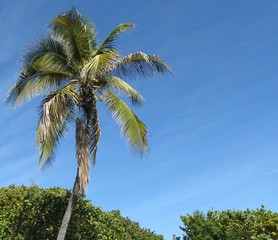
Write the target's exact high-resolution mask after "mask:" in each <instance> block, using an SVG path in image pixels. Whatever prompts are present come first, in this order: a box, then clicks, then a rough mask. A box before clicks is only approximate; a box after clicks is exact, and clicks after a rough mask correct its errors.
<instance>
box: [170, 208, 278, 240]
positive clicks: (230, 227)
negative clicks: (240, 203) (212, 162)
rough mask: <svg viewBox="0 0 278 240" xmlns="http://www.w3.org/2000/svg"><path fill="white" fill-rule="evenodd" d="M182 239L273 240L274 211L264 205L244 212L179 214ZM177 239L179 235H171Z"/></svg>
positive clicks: (277, 229) (277, 220) (277, 224)
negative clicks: (182, 233) (268, 209)
mask: <svg viewBox="0 0 278 240" xmlns="http://www.w3.org/2000/svg"><path fill="white" fill-rule="evenodd" d="M181 220H182V222H183V224H184V226H183V227H180V228H181V229H182V230H183V231H184V235H183V240H215V239H221V240H240V239H242V240H271V239H273V240H277V239H278V213H274V212H271V211H267V210H266V209H265V208H264V206H262V207H261V208H260V209H256V210H249V209H247V210H245V211H235V210H227V211H208V212H207V214H204V213H202V212H200V211H196V212H194V213H193V214H192V215H190V214H187V215H186V216H181ZM174 239H176V240H178V239H181V238H175V237H174Z"/></svg>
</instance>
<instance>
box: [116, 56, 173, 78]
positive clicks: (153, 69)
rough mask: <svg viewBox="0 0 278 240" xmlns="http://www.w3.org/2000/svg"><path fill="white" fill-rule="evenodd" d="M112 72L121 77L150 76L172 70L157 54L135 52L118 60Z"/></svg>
mask: <svg viewBox="0 0 278 240" xmlns="http://www.w3.org/2000/svg"><path fill="white" fill-rule="evenodd" d="M113 72H114V73H115V74H116V75H119V76H122V77H135V76H137V75H139V76H140V77H152V76H154V75H155V74H163V73H172V70H171V68H170V67H169V66H168V65H167V64H166V63H165V62H164V61H163V60H162V59H161V58H160V57H159V56H156V55H147V54H145V53H142V52H136V53H132V54H130V55H127V56H126V57H124V58H122V59H121V60H120V61H118V62H117V63H116V64H115V67H114V70H113Z"/></svg>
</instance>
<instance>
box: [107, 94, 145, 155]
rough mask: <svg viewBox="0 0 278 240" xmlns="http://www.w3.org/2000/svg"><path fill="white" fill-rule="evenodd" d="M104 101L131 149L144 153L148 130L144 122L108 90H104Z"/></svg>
mask: <svg viewBox="0 0 278 240" xmlns="http://www.w3.org/2000/svg"><path fill="white" fill-rule="evenodd" d="M104 102H105V105H106V106H107V108H108V109H109V110H110V112H111V113H112V116H113V118H114V119H115V121H116V122H117V123H118V124H119V125H120V126H121V132H122V134H123V136H125V137H126V138H127V141H128V143H129V147H130V149H131V151H134V152H139V153H140V154H141V155H143V154H144V153H146V151H147V149H148V135H149V132H148V130H147V128H146V126H145V125H144V123H142V122H141V121H140V119H139V118H138V117H137V116H136V115H135V114H134V113H133V112H132V111H131V109H130V108H129V107H128V106H127V105H126V104H125V103H124V102H123V101H122V100H121V99H120V98H119V97H117V96H116V95H115V94H113V93H112V92H110V91H109V90H108V91H105V94H104Z"/></svg>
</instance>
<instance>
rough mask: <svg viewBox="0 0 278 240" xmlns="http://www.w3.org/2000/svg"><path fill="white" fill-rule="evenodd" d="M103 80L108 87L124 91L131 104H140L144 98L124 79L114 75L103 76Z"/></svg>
mask: <svg viewBox="0 0 278 240" xmlns="http://www.w3.org/2000/svg"><path fill="white" fill-rule="evenodd" d="M105 81H106V82H107V85H108V87H109V88H112V89H115V90H117V91H118V92H120V93H124V94H125V95H126V96H128V97H129V99H130V101H131V102H132V103H133V104H141V103H142V102H143V100H144V99H143V97H142V95H141V94H140V93H139V92H137V91H136V90H135V89H134V88H132V87H131V86H130V85H129V84H128V83H126V82H125V81H124V80H122V79H120V78H118V77H115V76H109V77H105Z"/></svg>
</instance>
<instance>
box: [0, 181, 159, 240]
mask: <svg viewBox="0 0 278 240" xmlns="http://www.w3.org/2000/svg"><path fill="white" fill-rule="evenodd" d="M69 196H70V192H69V191H67V190H65V189H62V188H58V187H55V188H49V189H40V188H38V187H37V186H32V187H25V186H20V187H15V186H9V187H7V188H1V189H0V239H5V240H53V239H56V237H57V234H58V228H59V226H60V223H61V221H62V218H63V214H64V212H65V209H66V206H67V202H68V199H69ZM66 239H67V240H81V239H82V240H128V239H130V240H163V237H162V236H159V235H156V234H155V233H154V232H152V231H150V230H148V229H142V228H140V226H139V224H138V223H136V222H133V221H131V220H130V219H129V218H124V217H122V216H121V215H120V211H115V210H114V211H111V212H104V211H102V210H101V208H99V207H95V206H93V205H92V204H91V202H90V201H88V200H85V199H84V196H83V197H82V198H80V199H79V200H78V203H77V205H76V207H75V209H74V211H73V216H72V218H71V221H70V225H69V229H68V232H67V236H66Z"/></svg>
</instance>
